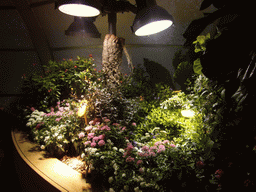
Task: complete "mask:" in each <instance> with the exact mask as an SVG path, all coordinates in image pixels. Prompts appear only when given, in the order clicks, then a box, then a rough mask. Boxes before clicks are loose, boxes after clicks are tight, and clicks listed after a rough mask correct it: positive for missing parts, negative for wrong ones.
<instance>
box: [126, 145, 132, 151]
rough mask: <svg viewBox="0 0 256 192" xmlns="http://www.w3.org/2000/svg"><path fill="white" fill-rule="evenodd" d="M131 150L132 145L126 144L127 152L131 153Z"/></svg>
mask: <svg viewBox="0 0 256 192" xmlns="http://www.w3.org/2000/svg"><path fill="white" fill-rule="evenodd" d="M132 149H133V145H132V144H131V143H127V150H128V151H131V150H132Z"/></svg>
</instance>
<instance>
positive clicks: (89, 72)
mask: <svg viewBox="0 0 256 192" xmlns="http://www.w3.org/2000/svg"><path fill="white" fill-rule="evenodd" d="M93 61H94V60H93V58H92V57H89V58H80V57H77V60H72V59H69V60H63V61H61V62H57V61H50V62H49V63H48V64H47V65H43V69H44V73H43V74H38V73H35V74H33V75H32V76H31V77H27V78H26V79H25V82H24V84H25V86H24V88H23V89H24V92H25V93H26V94H28V95H29V96H30V97H32V98H36V99H35V100H36V101H35V103H34V105H33V107H36V108H37V109H41V110H45V109H47V108H48V107H50V106H54V105H55V103H56V102H57V101H59V100H63V99H67V98H69V97H71V95H75V96H76V97H81V95H82V94H85V93H86V92H87V89H88V87H89V82H90V81H95V82H98V83H101V73H98V72H97V70H96V69H95V66H96V65H95V64H94V63H93Z"/></svg>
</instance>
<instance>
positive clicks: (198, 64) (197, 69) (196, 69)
mask: <svg viewBox="0 0 256 192" xmlns="http://www.w3.org/2000/svg"><path fill="white" fill-rule="evenodd" d="M193 69H194V72H195V73H197V74H199V75H200V74H202V69H203V67H202V65H201V61H200V59H199V58H198V59H197V60H195V61H194V65H193Z"/></svg>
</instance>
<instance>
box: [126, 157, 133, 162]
mask: <svg viewBox="0 0 256 192" xmlns="http://www.w3.org/2000/svg"><path fill="white" fill-rule="evenodd" d="M132 161H134V158H133V157H131V156H129V157H127V159H126V162H132Z"/></svg>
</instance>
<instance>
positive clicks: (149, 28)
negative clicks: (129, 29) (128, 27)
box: [135, 20, 173, 36]
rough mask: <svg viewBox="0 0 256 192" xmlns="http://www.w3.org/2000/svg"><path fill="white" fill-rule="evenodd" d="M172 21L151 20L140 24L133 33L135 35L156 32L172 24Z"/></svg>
mask: <svg viewBox="0 0 256 192" xmlns="http://www.w3.org/2000/svg"><path fill="white" fill-rule="evenodd" d="M172 23H173V22H172V21H170V20H161V21H155V22H151V23H149V24H147V25H144V26H142V27H141V28H139V29H138V30H137V31H135V35H137V36H146V35H152V34H155V33H158V32H160V31H163V30H165V29H167V28H168V27H170V26H171V25H172Z"/></svg>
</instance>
